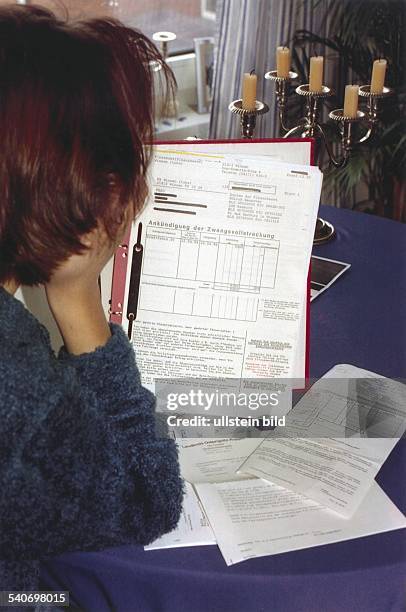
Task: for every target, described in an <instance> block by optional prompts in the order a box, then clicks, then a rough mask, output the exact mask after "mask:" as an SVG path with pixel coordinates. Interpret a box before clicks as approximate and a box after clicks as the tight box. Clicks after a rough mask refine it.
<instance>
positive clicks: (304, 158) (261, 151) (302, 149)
mask: <svg viewBox="0 0 406 612" xmlns="http://www.w3.org/2000/svg"><path fill="white" fill-rule="evenodd" d="M247 144H248V143H246V142H212V143H210V142H209V143H207V142H206V143H199V144H198V145H197V146H198V147H199V151H201V152H202V153H214V154H218V153H228V154H233V155H239V156H244V157H247V151H249V152H250V156H253V155H255V156H257V155H263V156H265V157H267V158H268V159H273V160H274V161H281V162H286V163H288V164H299V165H303V166H305V165H308V164H310V163H311V157H312V155H311V151H312V143H311V142H307V141H304V140H301V141H299V142H293V141H291V142H290V141H289V140H285V141H284V142H283V143H280V142H250V143H249V147H248V148H247ZM176 148H177V149H178V150H180V151H190V152H193V151H196V150H197V148H196V143H194V144H193V143H188V142H185V143H182V144H177V145H176ZM159 149H160V150H162V149H173V144H161V145H159ZM305 291H307V280H306V283H305ZM306 323H307V304H306V302H305V303H304V304H303V309H302V314H301V322H300V331H299V340H298V348H297V351H296V361H295V364H294V368H293V371H294V378H297V379H298V382H297V386H298V387H301V386H303V384H304V383H303V382H300V381H301V379H304V378H305V366H306Z"/></svg>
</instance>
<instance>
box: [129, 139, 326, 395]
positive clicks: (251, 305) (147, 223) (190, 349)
mask: <svg viewBox="0 0 406 612" xmlns="http://www.w3.org/2000/svg"><path fill="white" fill-rule="evenodd" d="M321 182H322V179H321V173H320V171H319V170H318V169H317V168H315V167H311V166H300V165H294V164H286V163H278V162H275V161H270V160H269V159H268V160H267V159H266V157H256V158H252V157H251V158H248V157H242V156H238V155H226V154H217V155H215V154H211V153H210V154H203V153H197V152H196V153H195V152H189V151H188V152H186V151H177V150H171V149H165V150H157V151H156V153H155V155H154V159H153V163H152V165H151V169H150V197H149V201H148V202H147V205H146V208H145V209H144V212H143V213H142V215H141V216H140V217H139V218H137V220H136V221H135V223H134V224H133V228H132V232H131V239H130V245H129V247H130V249H129V252H130V253H133V250H134V251H136V249H137V248H138V250H139V251H142V252H143V257H142V264H141V270H140V275H139V278H140V279H139V287H138V289H137V291H138V294H137V305H136V316H135V317H134V319H135V320H134V324H133V329H132V339H133V343H134V346H135V348H136V354H137V361H138V365H139V367H140V371H141V373H142V377H143V383H144V384H145V385H148V386H153V380H154V378H158V377H159V378H177V377H185V376H188V377H195V378H199V377H216V378H222V377H224V378H272V377H286V378H288V377H295V378H302V377H303V371H302V370H300V371H295V365H294V364H295V350H296V348H297V346H298V345H301V342H300V338H299V336H300V334H299V331H300V324H301V315H302V312H303V306H304V303H305V300H306V278H307V271H308V267H309V261H310V254H311V248H312V241H313V233H314V226H315V222H316V217H317V210H318V204H319V198H320V190H321ZM134 247H135V248H134ZM129 276H130V275H128V276H127V282H126V290H125V302H124V303H125V304H127V301H128V297H129V288H130V279H129ZM130 297H131V296H130ZM125 314H126V313H125V312H124V315H125ZM126 325H127V322H126V321H125V320H124V326H125V327H126Z"/></svg>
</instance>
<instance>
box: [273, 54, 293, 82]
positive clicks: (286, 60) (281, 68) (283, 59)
mask: <svg viewBox="0 0 406 612" xmlns="http://www.w3.org/2000/svg"><path fill="white" fill-rule="evenodd" d="M289 71H290V49H288V47H277V48H276V76H278V77H285V78H286V77H288V76H289Z"/></svg>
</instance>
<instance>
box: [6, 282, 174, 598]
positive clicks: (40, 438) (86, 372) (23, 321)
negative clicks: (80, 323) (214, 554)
mask: <svg viewBox="0 0 406 612" xmlns="http://www.w3.org/2000/svg"><path fill="white" fill-rule="evenodd" d="M110 327H111V332H112V337H111V338H110V339H109V340H108V342H107V344H106V345H105V346H103V347H100V348H97V349H96V350H95V351H94V352H92V353H86V354H84V355H79V356H72V355H69V354H68V353H67V352H66V350H65V349H64V348H62V349H61V351H60V352H59V355H58V357H56V356H55V354H54V353H53V351H52V349H51V345H50V341H49V335H48V332H47V330H46V329H45V328H44V327H43V326H42V325H41V324H40V323H39V322H38V321H37V320H36V319H35V317H33V316H32V315H31V314H30V313H29V311H28V310H27V309H26V308H25V307H24V305H23V304H22V303H21V302H20V301H18V300H17V299H16V298H14V297H13V296H12V295H10V294H9V293H7V292H6V291H5V290H4V289H2V288H0V428H1V429H0V431H1V438H0V486H1V493H0V590H35V589H38V565H39V563H38V559H42V558H47V557H50V556H53V555H57V554H59V553H62V552H65V551H74V550H81V551H86V550H92V551H95V550H98V549H102V548H106V547H109V546H118V545H120V544H129V543H138V544H147V543H149V542H151V541H153V540H154V539H155V538H157V537H158V536H160V535H162V534H163V533H165V532H167V531H170V530H172V529H174V527H175V526H176V524H177V522H178V519H179V516H180V511H181V503H182V481H181V479H180V475H179V466H178V460H177V452H176V447H175V445H174V443H173V442H172V441H170V440H168V439H164V438H158V437H157V436H156V433H155V417H154V397H153V395H152V394H150V392H149V391H147V390H146V389H145V388H143V387H142V386H141V384H140V377H139V373H138V370H137V366H136V364H135V357H134V351H133V349H132V347H131V345H130V343H129V341H128V339H127V337H126V335H125V333H124V332H123V330H122V329H121V328H120V327H119V326H117V325H114V324H111V326H110Z"/></svg>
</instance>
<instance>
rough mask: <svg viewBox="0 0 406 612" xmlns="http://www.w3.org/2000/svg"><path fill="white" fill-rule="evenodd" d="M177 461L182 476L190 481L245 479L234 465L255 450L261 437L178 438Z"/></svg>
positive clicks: (236, 465)
mask: <svg viewBox="0 0 406 612" xmlns="http://www.w3.org/2000/svg"><path fill="white" fill-rule="evenodd" d="M181 442H182V444H181V445H180V446H179V463H180V469H181V473H182V476H183V478H185V480H187V481H188V482H191V483H193V484H194V483H198V482H226V481H232V480H240V479H245V480H246V479H247V475H246V474H244V475H240V474H237V473H236V470H237V468H238V467H239V466H240V465H241V463H242V462H243V461H245V459H247V457H248V456H249V455H250V454H251V453H252V452H253V451H254V450H255V448H256V447H257V446H258V444H259V442H260V440H256V439H252V438H251V439H250V438H243V439H241V440H232V439H229V438H223V439H222V438H210V439H206V440H205V439H203V440H201V439H193V438H188V439H184V440H182V441H181Z"/></svg>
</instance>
